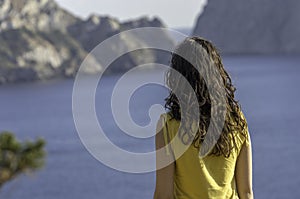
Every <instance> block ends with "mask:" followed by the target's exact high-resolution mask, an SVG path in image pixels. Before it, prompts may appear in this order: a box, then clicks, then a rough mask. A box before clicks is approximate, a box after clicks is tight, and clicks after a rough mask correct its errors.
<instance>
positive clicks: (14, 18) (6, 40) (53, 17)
mask: <svg viewBox="0 0 300 199" xmlns="http://www.w3.org/2000/svg"><path fill="white" fill-rule="evenodd" d="M139 27H164V25H163V23H162V22H161V21H160V20H159V19H157V18H154V19H149V18H147V17H142V18H139V19H137V20H134V21H128V22H120V21H118V20H117V19H115V18H112V17H108V16H98V15H91V16H90V17H89V18H88V19H86V20H82V19H80V18H78V17H75V16H73V15H72V14H71V13H69V12H67V11H66V10H64V9H62V8H60V7H59V6H58V5H57V4H56V3H55V1H54V0H0V44H1V45H0V84H2V83H7V82H17V81H32V80H38V79H50V78H55V77H73V76H74V75H76V72H77V71H78V68H79V66H80V65H81V63H82V61H83V59H85V58H86V56H87V54H88V52H90V51H91V50H92V49H93V48H95V47H96V46H97V45H98V44H99V43H100V42H102V41H104V40H105V39H107V38H108V37H110V36H113V35H116V34H118V33H120V32H121V31H124V30H128V29H132V28H139ZM161 38H162V39H164V41H165V42H166V43H172V44H173V40H172V39H171V38H170V37H169V36H168V35H162V36H161ZM146 40H147V39H145V38H142V37H137V36H134V35H128V36H127V38H123V37H119V38H118V43H117V44H116V46H108V51H109V52H116V53H117V52H118V50H119V49H120V48H122V49H124V48H125V49H127V48H128V49H129V47H131V46H136V45H139V44H141V43H145V42H148V41H146ZM167 56H168V54H163V53H162V52H158V51H155V50H151V49H144V50H139V51H134V52H130V53H128V54H126V55H124V56H121V57H120V58H119V59H117V60H116V61H115V62H114V63H113V64H112V66H111V67H109V69H108V71H107V73H113V72H121V71H126V70H128V69H130V68H132V67H134V66H137V65H139V64H144V63H149V62H159V63H166V62H167ZM98 57H99V56H97V54H95V55H91V56H88V58H87V62H86V63H85V64H87V65H88V67H87V68H86V71H85V72H86V73H95V72H99V71H103V67H102V63H101V60H99V59H97V58H98Z"/></svg>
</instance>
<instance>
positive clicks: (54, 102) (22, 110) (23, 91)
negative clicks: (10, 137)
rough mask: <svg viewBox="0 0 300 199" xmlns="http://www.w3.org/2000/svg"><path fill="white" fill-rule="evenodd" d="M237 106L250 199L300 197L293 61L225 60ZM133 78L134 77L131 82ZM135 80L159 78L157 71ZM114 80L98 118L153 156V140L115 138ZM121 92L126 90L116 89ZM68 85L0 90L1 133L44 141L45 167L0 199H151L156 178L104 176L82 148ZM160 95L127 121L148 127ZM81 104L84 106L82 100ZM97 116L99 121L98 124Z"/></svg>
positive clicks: (137, 101) (141, 97)
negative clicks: (243, 125)
mask: <svg viewBox="0 0 300 199" xmlns="http://www.w3.org/2000/svg"><path fill="white" fill-rule="evenodd" d="M224 63H225V67H226V69H227V70H228V71H229V73H230V75H231V77H232V79H233V83H234V85H235V86H236V87H237V92H236V98H237V99H238V100H239V102H240V103H241V105H242V109H243V111H244V114H245V116H246V118H247V121H248V125H249V130H250V134H251V139H252V145H253V181H254V193H255V198H272V199H275V198H278V199H282V198H289V199H290V198H299V197H300V189H299V184H300V175H299V173H298V168H299V165H300V154H299V153H300V145H299V143H300V131H299V128H298V124H299V118H300V106H299V98H300V89H299V86H300V78H299V77H300V66H299V63H300V57H283V56H278V57H275V56H274V57H263V56H244V57H243V56H241V57H225V58H224ZM135 75H136V76H135ZM135 75H132V81H135V77H143V76H151V77H153V79H157V78H160V77H161V71H147V72H139V73H136V74H135ZM118 78H119V76H118V75H116V76H111V77H105V78H104V79H102V80H103V81H101V84H100V85H99V88H98V89H97V98H96V100H97V102H96V108H97V114H98V116H100V115H101V116H100V117H101V119H100V123H101V124H102V125H103V126H104V129H106V130H109V132H110V134H109V135H108V137H109V138H110V139H111V140H112V141H113V142H114V143H115V144H117V145H118V146H120V147H122V148H124V149H126V150H129V151H130V150H131V151H135V152H146V151H151V150H153V149H154V140H153V138H149V139H144V140H141V139H140V142H136V140H133V139H132V138H130V137H129V136H124V135H122V133H121V131H120V129H118V128H117V126H116V124H115V123H114V122H113V118H112V115H111V112H110V95H111V91H112V88H113V86H114V83H115V82H116V80H117V79H118ZM123 86H124V88H125V89H126V86H128V85H123ZM72 87H73V80H54V81H48V82H36V83H26V84H14V85H4V86H1V87H0V99H1V103H0V110H1V111H0V131H2V130H10V131H12V132H14V133H15V134H16V135H17V137H18V138H19V139H21V140H24V139H32V138H36V137H43V138H45V139H46V140H47V147H46V150H47V159H46V166H45V167H44V168H43V169H42V170H40V171H38V172H34V173H32V174H29V175H24V176H20V177H18V178H17V179H15V180H13V181H11V182H10V183H8V184H6V185H5V186H4V187H3V189H2V190H1V191H0V198H1V199H20V198H22V199H53V198H56V199H81V198H88V199H96V198H97V199H99V198H104V199H106V198H115V199H118V198H130V199H140V198H149V199H150V198H152V195H153V190H154V184H155V173H154V172H150V173H146V174H129V173H123V172H120V171H116V170H114V169H111V168H108V167H106V166H104V165H103V164H101V163H99V162H98V161H97V160H96V159H94V158H93V157H92V156H91V155H90V154H89V153H88V151H87V150H86V149H85V148H84V146H83V145H82V143H81V142H80V139H79V137H78V134H77V132H76V130H75V126H74V122H73V118H72ZM165 96H166V89H164V88H162V87H161V86H155V85H147V86H143V87H141V88H140V89H138V90H137V91H136V93H135V94H134V96H133V97H132V100H131V103H130V111H131V115H132V118H133V120H134V121H135V122H136V123H138V124H140V125H145V124H147V123H148V122H149V121H150V118H149V115H148V110H149V108H150V107H151V105H152V104H156V103H163V98H164V97H165ZM83 99H84V98H83ZM103 115H104V116H103Z"/></svg>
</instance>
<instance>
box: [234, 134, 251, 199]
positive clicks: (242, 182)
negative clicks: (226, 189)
mask: <svg viewBox="0 0 300 199" xmlns="http://www.w3.org/2000/svg"><path fill="white" fill-rule="evenodd" d="M235 179H236V185H237V191H238V195H239V198H240V199H253V198H254V196H253V190H252V149H251V141H250V138H249V144H248V145H247V144H246V143H244V144H243V145H242V148H241V151H240V154H239V156H238V158H237V163H236V170H235Z"/></svg>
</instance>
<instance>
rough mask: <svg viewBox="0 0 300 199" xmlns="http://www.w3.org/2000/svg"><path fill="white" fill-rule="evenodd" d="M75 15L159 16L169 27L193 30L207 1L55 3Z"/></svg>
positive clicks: (62, 0) (63, 0)
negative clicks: (191, 28) (192, 27)
mask: <svg viewBox="0 0 300 199" xmlns="http://www.w3.org/2000/svg"><path fill="white" fill-rule="evenodd" d="M56 1H57V2H58V3H59V4H60V5H61V6H62V7H64V8H66V9H67V10H70V11H72V12H73V13H74V14H76V15H79V16H82V17H87V16H88V15H90V14H91V13H97V14H100V15H110V16H114V17H117V18H118V19H120V20H121V21H124V20H127V19H132V18H137V17H140V16H145V15H148V16H150V17H152V16H158V17H160V18H161V19H162V20H163V21H164V22H165V24H166V25H167V26H168V27H171V28H176V27H191V26H193V25H194V23H195V20H196V17H197V16H198V15H199V13H200V11H201V8H202V6H203V4H204V2H206V0H146V1H145V0H75V1H74V0H56Z"/></svg>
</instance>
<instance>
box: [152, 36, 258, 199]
mask: <svg viewBox="0 0 300 199" xmlns="http://www.w3.org/2000/svg"><path fill="white" fill-rule="evenodd" d="M183 54H184V55H190V58H188V59H190V60H187V59H186V58H185V57H183ZM191 60H192V61H191ZM192 63H194V64H192ZM210 63H212V64H210ZM170 65H171V67H170V70H169V71H168V72H167V73H166V83H167V85H168V86H169V87H170V88H171V91H170V94H169V96H168V97H167V98H166V99H165V100H166V104H165V107H166V108H167V109H168V112H167V113H164V114H162V115H161V116H160V119H159V121H158V123H157V133H156V136H155V143H156V149H157V151H158V150H159V149H163V150H164V153H160V154H158V153H157V157H156V160H157V161H156V164H157V171H156V187H155V193H154V199H173V198H175V199H207V198H214V199H227V198H228V199H229V198H230V199H232V198H234V199H238V198H239V199H253V191H252V153H251V140H250V135H249V132H248V126H247V121H246V119H245V117H244V115H243V113H242V111H241V107H240V105H239V103H238V101H236V100H235V99H234V92H235V90H236V88H235V87H234V86H233V85H232V82H231V79H230V76H229V75H228V73H227V72H226V71H225V69H224V67H223V64H222V61H221V58H220V55H219V53H218V51H217V50H216V48H215V47H214V46H213V45H212V44H211V43H210V42H209V41H207V40H205V39H203V38H200V37H188V38H186V39H185V40H184V41H183V42H182V43H180V44H179V45H178V46H177V49H176V50H175V52H174V53H172V59H171V64H170ZM176 71H177V72H176ZM201 71H202V72H201ZM203 71H217V73H218V74H219V75H220V77H221V79H222V81H221V82H222V84H219V83H215V84H214V85H213V87H212V88H215V89H218V88H217V87H219V88H220V89H221V90H222V89H223V90H224V91H225V92H224V94H225V95H224V96H225V99H226V100H225V105H224V104H223V105H224V106H223V107H226V108H225V110H226V114H225V117H224V118H225V119H224V120H223V121H224V123H223V128H221V131H220V134H218V136H217V139H216V141H215V142H214V145H213V146H212V147H211V150H209V151H208V153H207V154H206V155H205V156H204V157H202V156H199V152H200V151H201V150H200V149H201V146H202V147H203V146H204V145H205V140H206V136H208V134H209V133H208V131H209V130H208V129H209V126H210V125H211V124H212V122H211V121H210V120H211V116H212V115H213V114H212V111H211V110H212V103H213V98H214V97H213V96H220V95H218V92H215V91H214V89H209V87H208V85H207V84H206V82H207V79H206V78H207V77H208V78H210V75H211V74H213V72H210V73H208V76H207V74H205V72H203ZM178 73H179V74H181V76H183V77H184V78H185V79H186V80H187V82H188V83H189V85H190V86H191V88H192V89H193V92H194V93H191V92H190V91H188V90H189V89H186V87H184V86H183V85H185V83H184V81H183V79H182V78H180V77H179V76H178ZM176 74H177V75H176ZM175 93H176V94H175ZM212 93H213V94H212ZM178 94H179V95H180V96H181V97H183V99H179V97H178ZM192 95H194V96H196V100H197V103H193V102H192V101H189V100H190V99H191V98H192V97H191V96H192ZM195 104H197V107H196V108H195ZM191 106H194V107H193V108H192V109H191V110H197V111H199V114H198V115H199V118H196V121H197V124H198V126H197V131H195V132H194V133H193V130H192V128H189V126H192V125H191V124H193V123H189V122H187V125H182V124H181V120H182V118H183V116H184V117H185V118H187V119H186V121H193V117H189V115H188V114H184V110H183V109H181V107H184V109H188V108H191ZM220 107H221V105H220ZM220 110H221V109H220ZM195 115H197V114H195ZM194 119H195V118H194ZM176 137H177V138H179V139H180V144H183V145H188V146H187V148H186V150H185V151H184V152H183V153H180V152H179V151H180V150H179V148H180V147H178V146H179V144H178V143H179V142H172V140H173V139H175V138H176ZM189 140H190V141H189ZM206 144H207V143H206ZM166 160H167V162H168V164H165V165H164V166H163V167H162V166H161V165H160V166H158V165H159V164H160V163H162V162H166Z"/></svg>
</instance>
